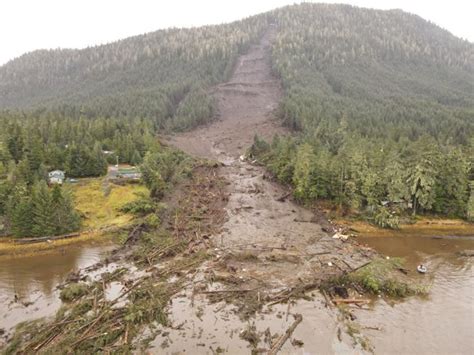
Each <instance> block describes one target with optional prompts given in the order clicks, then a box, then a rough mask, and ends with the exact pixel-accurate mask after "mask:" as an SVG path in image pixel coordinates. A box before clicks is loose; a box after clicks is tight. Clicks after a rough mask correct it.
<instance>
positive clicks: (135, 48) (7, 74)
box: [0, 17, 265, 126]
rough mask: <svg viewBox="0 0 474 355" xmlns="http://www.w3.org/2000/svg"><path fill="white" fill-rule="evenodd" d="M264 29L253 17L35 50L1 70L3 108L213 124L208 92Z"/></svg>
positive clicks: (0, 101)
mask: <svg viewBox="0 0 474 355" xmlns="http://www.w3.org/2000/svg"><path fill="white" fill-rule="evenodd" d="M264 28H265V19H264V18H262V17H253V18H249V19H247V20H243V21H240V22H235V23H232V24H227V25H220V26H206V27H200V28H193V29H169V30H161V31H157V32H153V33H149V34H145V35H141V36H136V37H132V38H128V39H125V40H121V41H118V42H115V43H111V44H107V45H102V46H97V47H91V48H87V49H82V50H70V49H66V50H40V51H35V52H32V53H29V54H25V55H23V56H21V57H20V58H18V59H15V60H13V61H11V62H9V63H7V64H5V65H4V66H2V67H1V68H0V107H3V108H31V107H44V106H46V107H59V108H61V111H63V112H64V111H65V112H66V113H67V115H85V116H105V117H120V116H129V117H133V116H137V117H147V118H154V119H156V120H158V121H160V122H159V123H160V124H161V125H164V123H165V121H166V119H168V118H170V117H173V116H176V117H177V118H176V120H177V121H179V122H180V123H176V125H178V126H181V125H186V124H187V123H186V122H184V121H185V120H187V119H188V120H189V119H193V118H194V117H193V118H189V117H187V116H188V115H190V114H192V115H195V116H199V117H195V119H196V120H206V119H208V118H209V116H211V114H210V111H209V105H210V103H209V100H210V98H209V97H207V96H206V95H205V93H204V92H203V90H205V89H207V88H208V87H209V85H211V84H215V83H218V82H221V81H223V80H225V79H226V77H227V76H228V75H229V74H230V72H231V71H232V69H233V64H234V61H235V59H236V58H237V55H238V54H239V53H241V52H242V51H244V50H245V48H246V47H247V46H248V45H249V44H250V43H252V42H253V41H255V40H256V39H258V38H259V37H260V35H261V33H262V30H263V29H264ZM64 105H67V106H68V108H64ZM190 106H193V110H190V109H189V107H190ZM194 106H200V107H201V109H200V111H199V112H197V110H196V109H195V108H194ZM190 111H193V112H192V113H190ZM195 111H196V112H195Z"/></svg>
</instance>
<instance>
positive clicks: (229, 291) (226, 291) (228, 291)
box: [198, 288, 255, 295]
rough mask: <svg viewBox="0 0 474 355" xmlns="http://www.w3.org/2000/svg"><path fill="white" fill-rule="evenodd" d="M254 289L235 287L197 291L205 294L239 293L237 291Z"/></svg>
mask: <svg viewBox="0 0 474 355" xmlns="http://www.w3.org/2000/svg"><path fill="white" fill-rule="evenodd" d="M252 291H255V288H245V289H236V290H214V291H199V292H198V293H204V294H206V295H210V294H214V293H239V292H252Z"/></svg>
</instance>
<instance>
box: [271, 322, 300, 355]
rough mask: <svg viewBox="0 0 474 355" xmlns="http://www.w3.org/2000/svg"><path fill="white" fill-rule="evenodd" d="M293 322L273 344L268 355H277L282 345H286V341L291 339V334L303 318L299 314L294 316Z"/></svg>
mask: <svg viewBox="0 0 474 355" xmlns="http://www.w3.org/2000/svg"><path fill="white" fill-rule="evenodd" d="M294 317H295V321H294V322H293V324H292V325H291V326H290V327H289V328H288V329H287V330H286V332H285V334H283V335H282V336H281V337H279V338H278V340H277V341H276V342H275V344H273V346H272V348H271V349H270V351H269V352H268V355H275V354H277V353H278V352H279V351H280V349H281V348H282V347H283V345H284V344H285V343H286V341H287V340H288V339H289V338H290V337H291V335H292V334H293V332H294V331H295V329H296V327H297V326H298V324H300V323H301V321H302V320H303V316H302V315H301V314H295V316H294Z"/></svg>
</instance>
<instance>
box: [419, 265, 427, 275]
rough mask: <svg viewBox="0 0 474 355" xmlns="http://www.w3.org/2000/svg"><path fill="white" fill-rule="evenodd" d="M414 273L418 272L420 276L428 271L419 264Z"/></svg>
mask: <svg viewBox="0 0 474 355" xmlns="http://www.w3.org/2000/svg"><path fill="white" fill-rule="evenodd" d="M416 271H418V272H419V273H420V274H425V273H426V272H427V271H428V269H427V268H426V266H425V265H423V264H420V265H418V266H417V267H416Z"/></svg>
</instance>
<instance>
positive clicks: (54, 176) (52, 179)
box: [48, 170, 66, 185]
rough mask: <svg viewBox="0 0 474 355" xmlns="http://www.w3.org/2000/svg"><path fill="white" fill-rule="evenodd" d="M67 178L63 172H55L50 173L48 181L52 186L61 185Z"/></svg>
mask: <svg viewBox="0 0 474 355" xmlns="http://www.w3.org/2000/svg"><path fill="white" fill-rule="evenodd" d="M65 178H66V174H65V173H64V171H62V170H53V171H50V172H49V173H48V180H49V183H50V184H59V185H61V184H62V183H63V182H64V179H65Z"/></svg>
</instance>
